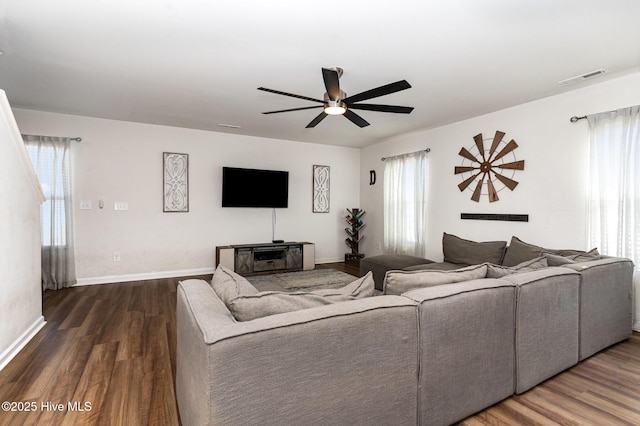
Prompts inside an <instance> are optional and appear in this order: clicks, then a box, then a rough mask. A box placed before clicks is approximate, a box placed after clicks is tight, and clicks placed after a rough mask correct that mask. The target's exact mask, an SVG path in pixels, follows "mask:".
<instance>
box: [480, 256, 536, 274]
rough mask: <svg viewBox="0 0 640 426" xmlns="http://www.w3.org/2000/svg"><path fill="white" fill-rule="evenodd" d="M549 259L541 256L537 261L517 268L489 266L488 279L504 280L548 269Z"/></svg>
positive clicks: (524, 263)
mask: <svg viewBox="0 0 640 426" xmlns="http://www.w3.org/2000/svg"><path fill="white" fill-rule="evenodd" d="M548 266H549V265H548V264H547V257H546V256H540V257H537V258H535V259H531V260H525V261H524V262H522V263H519V264H517V265H516V266H501V265H493V264H489V265H487V278H502V277H504V276H506V275H511V274H517V273H520V272H529V271H534V270H536V269H542V268H546V267H548Z"/></svg>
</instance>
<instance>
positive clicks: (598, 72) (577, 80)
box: [558, 69, 606, 86]
mask: <svg viewBox="0 0 640 426" xmlns="http://www.w3.org/2000/svg"><path fill="white" fill-rule="evenodd" d="M602 74H606V71H605V70H603V69H599V70H595V71H591V72H588V73H584V74H582V75H577V76H575V77H571V78H567V79H566V80H562V81H559V82H558V84H562V85H563V86H568V85H570V84H576V83H580V82H581V81H584V80H587V79H589V78H593V77H597V76H599V75H602Z"/></svg>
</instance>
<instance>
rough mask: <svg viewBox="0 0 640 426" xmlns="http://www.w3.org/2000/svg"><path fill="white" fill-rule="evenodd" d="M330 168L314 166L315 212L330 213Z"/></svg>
mask: <svg viewBox="0 0 640 426" xmlns="http://www.w3.org/2000/svg"><path fill="white" fill-rule="evenodd" d="M329 171H330V170H329V166H316V165H314V166H313V212H314V213H329V189H330V188H329V177H330V173H329Z"/></svg>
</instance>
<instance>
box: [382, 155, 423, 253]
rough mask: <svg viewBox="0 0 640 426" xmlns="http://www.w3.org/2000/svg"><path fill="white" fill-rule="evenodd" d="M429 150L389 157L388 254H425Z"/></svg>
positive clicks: (386, 190)
mask: <svg viewBox="0 0 640 426" xmlns="http://www.w3.org/2000/svg"><path fill="white" fill-rule="evenodd" d="M426 183H427V153H426V151H419V152H416V153H412V154H406V155H400V156H396V157H391V158H387V159H386V160H385V167H384V246H385V252H386V253H393V254H409V255H413V256H424V252H425V247H424V235H425V232H426V218H425V209H426V205H425V203H426V194H425V193H426Z"/></svg>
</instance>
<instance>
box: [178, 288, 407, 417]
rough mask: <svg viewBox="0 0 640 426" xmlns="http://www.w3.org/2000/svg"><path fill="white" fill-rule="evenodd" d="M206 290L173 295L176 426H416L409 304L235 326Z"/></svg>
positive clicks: (382, 302)
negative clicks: (178, 421) (324, 425)
mask: <svg viewBox="0 0 640 426" xmlns="http://www.w3.org/2000/svg"><path fill="white" fill-rule="evenodd" d="M207 287H209V288H210V286H208V284H207V283H206V282H204V281H197V280H189V281H185V282H182V283H180V285H179V287H178V306H177V310H178V315H177V322H178V324H177V332H178V358H177V372H176V391H177V398H178V404H179V408H180V415H181V419H182V422H183V424H224V425H234V424H238V425H240V424H262V425H269V424H274V425H275V424H313V423H314V422H316V423H329V424H367V423H369V424H371V423H375V422H379V421H382V423H384V424H404V423H410V424H413V423H415V416H416V412H417V395H416V387H417V372H418V360H417V339H418V337H417V336H418V324H417V315H416V309H417V308H416V305H415V304H414V303H413V302H412V301H410V300H409V299H407V298H403V297H400V296H379V297H371V298H365V299H359V300H354V301H348V302H342V303H335V304H332V305H326V306H320V307H317V308H311V309H305V310H300V311H295V312H287V313H284V314H278V315H272V316H268V317H263V318H259V319H256V320H253V321H246V322H236V321H235V320H234V319H233V317H232V316H231V314H230V313H229V311H228V310H227V309H226V307H225V306H224V304H222V302H220V300H219V299H218V298H217V296H216V295H215V293H214V292H213V291H209V289H208V288H207Z"/></svg>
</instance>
